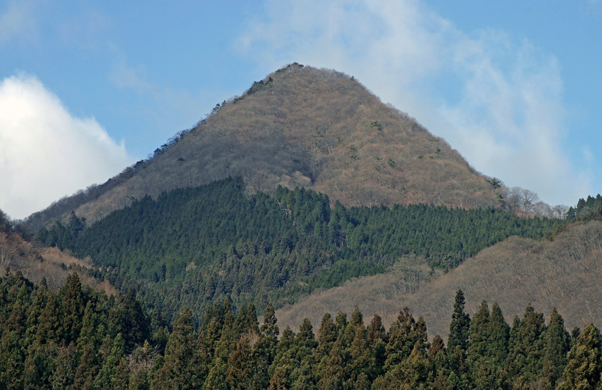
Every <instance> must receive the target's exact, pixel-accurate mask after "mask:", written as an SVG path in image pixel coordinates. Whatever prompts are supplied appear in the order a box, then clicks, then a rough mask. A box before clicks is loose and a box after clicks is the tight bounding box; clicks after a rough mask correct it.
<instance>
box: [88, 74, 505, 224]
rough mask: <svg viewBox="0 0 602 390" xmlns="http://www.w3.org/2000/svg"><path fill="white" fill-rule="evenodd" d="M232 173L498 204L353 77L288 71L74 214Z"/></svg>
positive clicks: (338, 191)
mask: <svg viewBox="0 0 602 390" xmlns="http://www.w3.org/2000/svg"><path fill="white" fill-rule="evenodd" d="M228 176H242V177H243V178H244V180H245V183H246V185H247V187H248V189H249V191H250V192H255V191H264V192H272V191H274V189H275V188H276V187H277V186H278V185H283V186H286V187H290V188H294V187H295V186H302V187H306V188H311V189H314V190H316V191H319V192H323V193H326V194H327V195H328V196H329V197H330V199H331V200H332V201H333V202H334V201H336V200H338V201H340V202H341V203H343V204H344V205H346V206H365V205H368V206H370V205H379V204H385V205H391V204H393V203H403V204H412V203H433V204H436V205H448V206H456V207H465V208H472V207H482V206H496V205H497V200H496V196H497V195H496V193H494V191H492V190H491V187H490V185H489V184H488V183H487V182H486V180H485V178H484V177H483V176H482V175H480V174H478V173H477V172H475V171H474V170H473V169H472V168H471V167H470V166H469V165H468V163H467V162H466V161H465V160H464V159H463V158H462V156H461V155H460V154H459V153H458V152H457V151H455V150H454V149H452V148H451V147H450V146H449V145H448V144H447V143H446V142H445V141H444V140H443V139H441V138H437V137H434V136H432V135H431V134H430V133H429V132H428V131H427V130H426V129H424V128H423V127H422V126H421V125H420V124H418V123H417V122H416V121H415V120H414V119H413V118H411V117H409V116H408V115H406V114H404V113H402V112H400V111H398V110H396V109H395V108H393V107H390V106H387V105H385V104H383V103H382V102H381V101H380V100H379V99H378V98H377V97H376V96H374V95H372V94H371V93H370V92H369V91H368V90H366V88H365V87H364V86H362V85H361V84H360V83H359V82H357V81H356V80H355V79H353V78H351V77H349V76H346V75H344V74H342V73H338V72H335V71H332V70H324V69H315V68H311V67H307V66H306V67H302V66H298V65H291V66H289V67H287V68H283V69H281V70H279V71H277V72H275V73H272V74H270V75H268V76H267V77H266V78H265V79H264V80H262V81H261V82H258V83H255V84H254V85H253V87H252V88H250V89H249V90H248V91H247V92H246V93H245V94H244V95H243V96H242V97H240V98H235V99H232V100H230V101H229V102H225V104H222V105H220V106H219V107H216V109H215V110H214V111H213V113H212V114H211V115H209V116H208V117H207V118H206V119H205V120H203V121H201V122H200V124H199V125H198V126H197V127H196V128H195V129H193V130H192V131H191V132H190V133H189V134H187V135H185V136H184V137H183V138H182V139H181V140H180V141H179V142H177V143H176V144H175V145H173V146H171V147H169V148H167V149H166V150H165V151H164V152H163V153H160V154H158V155H157V156H156V158H155V159H154V160H153V161H151V162H150V163H147V164H141V165H140V168H139V169H138V170H136V172H135V174H133V175H132V176H131V177H130V178H128V179H127V180H126V179H123V181H122V182H120V184H118V185H115V186H112V187H110V188H109V187H107V188H108V190H107V191H106V192H104V194H103V195H101V196H99V197H98V198H97V199H95V200H93V201H90V202H87V203H84V204H82V205H80V206H79V208H77V210H76V213H77V215H78V216H80V217H81V216H83V217H86V218H87V219H88V222H93V221H95V220H97V219H99V218H102V217H103V216H106V215H108V214H109V213H111V212H112V211H114V210H116V209H120V208H123V207H125V206H126V205H128V204H129V203H131V201H132V199H134V198H137V199H139V198H141V197H143V196H144V195H147V194H148V195H151V196H153V197H157V196H158V195H159V194H161V193H162V192H164V191H169V190H171V189H174V188H178V187H188V186H199V185H202V184H207V183H209V182H211V181H214V180H218V179H222V178H225V177H228Z"/></svg>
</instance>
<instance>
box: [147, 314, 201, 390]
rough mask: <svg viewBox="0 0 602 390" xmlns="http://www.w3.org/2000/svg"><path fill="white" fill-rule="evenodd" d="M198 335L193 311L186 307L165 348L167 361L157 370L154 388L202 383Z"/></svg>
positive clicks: (181, 387)
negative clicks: (197, 361) (197, 360)
mask: <svg viewBox="0 0 602 390" xmlns="http://www.w3.org/2000/svg"><path fill="white" fill-rule="evenodd" d="M195 343H196V335H195V334H194V326H193V323H192V312H191V311H190V309H185V310H184V311H182V313H180V315H179V316H178V318H177V319H176V321H175V323H174V327H173V332H172V333H171V335H170V336H169V341H168V342H167V347H166V348H165V363H164V364H163V367H161V369H160V370H159V372H157V377H156V378H155V380H154V381H153V383H152V387H153V389H157V390H159V389H178V390H184V389H195V388H198V386H200V384H202V382H201V379H202V378H198V377H197V375H196V367H195V365H194V363H195V350H196V345H195Z"/></svg>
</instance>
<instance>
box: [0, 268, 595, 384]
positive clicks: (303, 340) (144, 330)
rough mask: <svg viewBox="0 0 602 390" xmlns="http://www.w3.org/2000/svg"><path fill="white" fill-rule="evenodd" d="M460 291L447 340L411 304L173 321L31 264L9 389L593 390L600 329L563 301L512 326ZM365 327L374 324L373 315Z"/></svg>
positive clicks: (3, 293)
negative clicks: (316, 317)
mask: <svg viewBox="0 0 602 390" xmlns="http://www.w3.org/2000/svg"><path fill="white" fill-rule="evenodd" d="M464 305H465V302H464V295H463V293H462V291H461V290H459V291H458V292H457V294H456V299H455V304H454V310H453V315H452V318H451V319H450V327H449V334H448V335H447V345H446V344H445V342H444V340H443V338H442V337H441V336H440V335H435V336H434V337H429V335H428V333H427V324H426V323H425V322H424V320H423V319H422V318H421V317H419V318H415V317H414V315H413V314H412V313H411V312H410V310H409V309H408V308H405V309H403V310H402V311H401V312H400V313H399V316H398V318H397V320H396V321H395V322H394V323H393V324H392V325H391V326H390V328H389V329H385V327H384V325H383V323H382V321H381V318H380V317H379V316H378V315H374V316H373V317H372V318H371V319H369V321H367V319H365V318H363V315H362V313H361V312H360V311H359V310H355V311H354V312H353V313H351V314H350V315H348V314H346V313H342V312H339V313H337V314H336V315H334V316H333V315H331V314H330V313H327V314H325V315H324V317H323V319H322V321H321V323H320V324H316V327H314V325H313V324H311V323H310V322H309V321H308V320H305V321H304V322H303V323H302V324H301V325H300V326H299V330H298V332H294V331H293V330H291V329H290V328H289V327H287V328H286V329H283V330H281V329H279V327H278V323H277V318H276V316H275V313H274V307H273V306H272V305H271V304H268V305H267V307H266V308H265V310H264V311H265V314H264V316H263V321H262V324H261V325H260V324H259V323H258V321H257V315H256V310H257V309H256V307H255V305H254V304H253V303H252V302H250V303H249V304H248V305H241V306H240V309H238V310H235V308H234V307H233V305H232V303H231V302H230V301H229V300H228V299H226V300H224V301H222V302H219V303H215V304H213V305H211V306H210V307H209V309H208V310H207V313H206V316H205V319H204V321H203V323H202V325H200V326H198V324H197V323H196V322H195V321H194V319H193V316H192V312H191V311H190V310H189V309H184V310H182V311H181V312H179V313H178V315H177V316H176V319H175V321H174V323H173V325H170V324H168V323H167V322H166V321H165V319H164V318H162V316H161V315H160V314H159V313H157V312H156V311H150V312H149V311H146V309H145V308H144V305H143V304H142V302H140V301H139V300H137V299H136V298H135V297H134V295H133V293H132V291H131V290H130V291H129V292H128V293H126V294H118V296H116V297H115V296H107V295H106V294H105V293H98V292H95V291H94V290H92V289H90V288H86V287H85V286H83V285H82V284H81V282H80V280H79V277H78V275H77V273H73V274H71V276H70V277H69V278H68V279H67V281H66V282H65V284H64V285H63V286H62V287H61V288H60V289H59V290H58V291H53V290H51V289H49V288H48V286H47V285H46V283H45V282H44V281H42V283H40V284H34V283H31V282H30V281H28V280H27V279H25V278H24V277H23V275H22V274H21V273H20V272H16V273H15V274H11V273H9V272H7V274H6V275H5V276H3V277H1V278H0V325H1V326H0V343H1V349H0V387H1V388H6V389H115V390H117V389H239V388H245V389H532V388H539V389H555V388H558V389H577V388H578V389H595V388H598V387H599V386H600V383H601V373H602V359H601V357H600V353H599V351H600V350H601V349H602V337H601V336H600V332H599V330H598V329H597V328H596V327H594V326H593V325H591V324H590V325H588V326H586V327H585V328H584V329H583V330H580V329H578V328H575V329H573V330H572V332H571V333H569V332H567V331H566V330H565V327H564V321H563V318H562V317H561V316H560V315H559V314H558V312H557V311H556V310H555V309H554V311H553V312H552V313H551V314H550V320H549V321H548V322H547V323H546V321H545V320H544V314H543V313H538V312H536V311H535V310H534V309H533V308H532V307H531V306H527V307H526V308H525V312H524V315H523V316H522V317H521V318H519V317H516V318H514V320H513V321H512V324H511V325H509V324H508V323H507V322H506V321H505V319H504V316H503V313H502V312H501V310H500V308H499V306H498V305H497V304H495V303H494V304H493V306H492V307H491V308H490V307H489V305H488V303H487V302H485V301H483V302H482V303H481V305H480V307H479V309H478V311H477V312H476V313H474V314H473V315H472V318H471V316H470V315H469V314H468V313H466V312H465V308H464ZM366 323H367V324H368V325H367V326H366V325H365V324H366Z"/></svg>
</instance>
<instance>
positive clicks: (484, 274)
mask: <svg viewBox="0 0 602 390" xmlns="http://www.w3.org/2000/svg"><path fill="white" fill-rule="evenodd" d="M601 261H602V222H600V221H582V222H577V223H574V224H570V225H568V227H567V228H566V229H564V231H562V232H560V233H559V234H557V235H556V237H555V238H554V240H553V241H548V240H543V241H533V240H531V239H523V238H518V237H512V238H510V239H508V240H506V241H504V242H501V243H499V244H496V245H494V246H492V247H490V248H487V249H485V250H483V251H481V252H480V253H479V254H478V255H477V256H475V257H474V258H470V259H467V260H466V261H465V262H464V263H463V264H462V265H460V266H459V267H457V268H456V269H454V270H452V271H451V272H448V273H447V274H442V273H440V272H438V273H434V272H432V271H431V270H430V269H429V268H428V267H427V266H426V265H424V263H422V264H423V265H420V264H421V262H420V260H419V259H410V260H407V261H405V262H402V263H400V264H398V265H397V266H396V267H395V268H394V269H393V271H392V272H390V273H387V274H383V275H375V276H370V277H365V278H360V279H356V280H353V281H349V282H347V283H346V284H345V285H344V286H341V287H337V288H334V289H330V290H327V291H324V292H322V293H319V294H314V295H312V296H310V297H308V298H306V299H305V300H304V301H302V302H299V303H298V304H295V305H292V306H288V307H285V308H283V309H281V310H279V311H278V312H277V316H278V320H279V322H280V324H282V326H286V325H291V327H293V329H296V327H297V326H299V324H300V323H301V322H302V321H303V318H305V317H308V318H309V319H310V320H311V321H312V323H319V320H320V318H321V316H322V315H323V313H325V312H333V313H336V312H338V311H339V310H341V311H344V312H348V313H351V312H352V311H353V309H354V306H355V305H358V306H359V308H360V310H362V311H363V313H364V314H365V315H366V316H370V315H372V314H374V313H375V312H376V313H378V314H379V315H381V316H383V317H384V320H385V321H384V322H385V323H391V322H392V321H393V320H394V319H395V318H396V316H397V314H398V313H399V311H400V310H401V309H402V308H403V307H404V306H408V307H409V308H410V309H411V310H412V312H414V314H415V315H416V316H419V315H421V316H423V317H424V319H425V321H426V323H427V324H428V326H429V333H430V334H431V335H435V334H440V335H442V336H444V337H446V336H447V334H448V332H449V328H448V326H449V321H450V318H451V314H452V307H453V302H454V295H455V292H456V291H457V290H458V289H460V288H461V289H462V290H463V291H464V294H465V296H466V310H467V312H468V313H470V314H471V315H472V314H473V313H474V312H476V310H477V309H478V306H479V304H480V303H481V300H483V299H484V300H487V301H488V302H489V303H490V304H493V303H494V302H498V303H499V305H500V307H501V309H502V311H503V313H504V315H505V317H506V320H507V321H509V322H511V320H512V318H513V317H514V316H515V315H522V312H523V311H524V308H525V306H526V305H527V304H529V303H531V304H532V305H533V307H534V308H535V310H537V311H540V312H543V313H545V314H546V315H549V314H550V313H551V312H552V309H553V307H557V309H558V312H559V313H560V314H561V315H562V316H563V317H564V318H565V319H566V325H567V327H568V328H569V329H570V328H572V327H574V326H578V327H581V328H583V327H584V326H585V325H587V324H588V323H590V322H592V323H594V324H595V325H596V326H600V325H602V313H601V312H600V310H599V306H600V299H601V297H602V285H601V284H600V280H601V279H602V264H601Z"/></svg>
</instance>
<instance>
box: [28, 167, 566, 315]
mask: <svg viewBox="0 0 602 390" xmlns="http://www.w3.org/2000/svg"><path fill="white" fill-rule="evenodd" d="M560 223H561V221H560V220H558V219H545V218H543V219H542V218H520V217H518V216H516V215H514V214H512V213H509V212H506V211H503V210H501V209H499V208H497V209H496V208H484V209H469V210H466V209H460V208H456V209H452V208H447V207H444V206H433V205H424V204H422V205H409V206H403V205H395V206H393V207H386V206H380V207H351V208H346V207H345V206H343V205H341V204H340V203H338V202H336V203H335V207H334V208H333V209H331V208H330V200H329V199H328V196H326V195H324V194H319V193H316V192H314V191H311V190H306V189H303V188H296V189H295V190H289V189H287V188H285V187H278V188H277V190H276V191H275V193H274V195H269V194H265V193H262V192H259V193H256V194H254V195H248V194H247V193H246V192H245V186H244V182H243V180H242V179H241V178H229V179H224V180H220V181H216V182H213V183H211V184H209V185H206V186H201V187H197V188H188V189H177V190H173V191H170V192H168V193H164V194H162V195H160V196H159V197H158V198H157V200H153V199H152V198H151V197H149V196H146V197H144V198H142V199H140V200H138V201H135V202H133V203H132V204H131V205H130V206H128V207H126V208H124V209H122V210H119V211H116V212H113V213H112V214H110V215H109V216H107V217H105V218H103V219H102V220H100V221H98V222H96V223H95V224H93V225H92V226H90V227H88V228H86V227H85V222H84V221H83V220H81V219H79V218H78V217H76V216H75V214H73V215H72V216H71V218H70V220H69V222H68V223H67V224H65V225H63V224H61V223H60V222H57V223H56V224H55V225H53V226H52V227H51V228H50V229H42V230H41V231H40V232H39V233H38V236H37V237H38V239H39V240H41V241H42V242H44V243H45V244H46V245H48V246H58V247H59V248H60V249H69V250H70V251H71V253H72V254H74V255H76V256H78V257H81V258H85V257H88V256H89V257H91V258H92V259H93V260H94V263H95V264H96V265H97V266H98V267H101V269H102V270H103V271H102V272H100V271H98V274H96V275H95V276H97V277H99V278H102V277H107V278H109V280H110V281H111V282H112V283H113V284H114V285H115V286H116V287H117V288H120V287H121V288H124V289H125V288H126V286H128V287H129V286H132V285H139V286H140V287H139V289H140V292H141V294H148V295H147V296H146V297H145V300H146V301H147V302H148V303H151V304H153V306H157V307H162V309H163V310H164V311H165V312H166V313H175V312H176V311H178V310H180V309H181V308H183V307H185V306H188V307H190V308H192V309H193V312H194V313H195V314H196V315H199V316H200V315H202V313H203V312H204V311H205V309H206V308H207V307H208V305H210V304H212V303H213V302H215V300H221V299H223V298H224V297H225V296H227V297H229V298H230V299H231V300H232V301H233V303H234V304H236V305H240V304H243V303H245V302H248V301H255V302H256V303H257V304H258V305H260V307H265V305H267V303H268V302H270V301H271V302H274V303H275V304H276V305H277V306H281V305H282V304H284V303H292V302H295V301H296V300H298V299H299V298H300V297H302V296H305V295H307V294H308V293H310V292H312V291H314V290H316V289H318V288H331V287H335V286H338V285H340V284H342V283H343V282H345V281H347V280H349V279H351V278H354V277H361V276H366V275H374V274H378V273H383V272H385V270H386V269H388V267H391V266H392V265H393V264H394V263H395V262H396V261H398V260H399V259H400V258H401V257H403V256H405V255H416V256H418V257H419V258H420V259H421V262H422V263H424V264H428V265H429V266H430V267H432V268H438V269H444V270H448V269H452V268H455V267H456V266H457V265H458V264H460V263H461V262H462V261H463V260H464V259H465V258H466V257H469V256H474V255H476V254H477V253H478V252H479V251H480V250H482V249H484V248H486V247H488V246H491V245H493V244H495V243H497V242H499V241H503V240H504V239H506V238H507V237H509V236H512V235H518V236H521V237H529V238H533V239H541V238H543V237H546V236H549V235H551V234H552V233H553V232H554V230H555V229H556V228H557V227H558V226H559V225H560Z"/></svg>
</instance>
